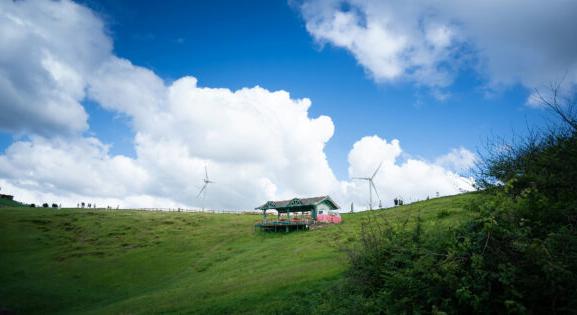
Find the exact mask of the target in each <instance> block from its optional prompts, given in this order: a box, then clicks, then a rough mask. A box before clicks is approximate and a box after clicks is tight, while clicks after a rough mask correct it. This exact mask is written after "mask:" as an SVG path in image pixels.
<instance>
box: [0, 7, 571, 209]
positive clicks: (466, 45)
mask: <svg viewBox="0 0 577 315" xmlns="http://www.w3.org/2000/svg"><path fill="white" fill-rule="evenodd" d="M576 27H577V3H576V2H574V1H568V0H554V1H550V2H548V3H547V5H546V6H545V5H543V4H542V2H541V1H536V0H534V1H533V0H531V1H520V0H512V1H507V2H506V3H503V2H502V1H468V2H462V1H456V0H447V1H411V2H406V1H387V2H383V1H373V0H364V1H357V0H346V1H325V0H305V1H293V0H291V1H288V2H287V1H242V2H239V1H206V2H201V1H175V0H173V1H165V2H146V4H143V2H141V1H128V0H125V1H112V0H100V1H96V0H84V1H77V2H73V1H40V0H38V1H34V0H32V1H31V0H23V1H2V2H0V73H1V75H0V110H1V113H2V114H1V116H0V188H1V189H2V192H3V193H10V194H14V195H16V199H17V200H21V201H24V202H35V203H41V202H49V203H52V202H56V203H62V204H64V205H71V206H75V205H76V204H77V203H79V202H82V201H85V202H93V203H97V204H98V205H102V206H104V205H112V206H115V205H120V206H122V207H164V208H166V207H186V208H192V207H208V208H215V209H237V210H240V209H252V208H254V207H256V206H258V205H260V204H262V203H263V202H265V201H267V200H275V199H290V198H293V197H310V196H315V195H331V197H333V199H335V200H336V201H337V203H339V204H340V205H341V208H343V209H349V207H350V203H351V202H354V203H355V205H356V207H357V208H358V209H363V208H367V207H368V206H369V205H368V186H367V183H366V182H364V181H359V180H355V179H353V178H354V177H366V176H370V175H372V174H373V172H374V171H375V169H377V167H378V166H379V165H380V164H382V167H381V168H380V169H379V172H378V173H377V174H376V176H375V179H374V180H375V186H376V188H377V191H378V194H379V197H380V199H381V200H382V204H383V206H388V205H391V204H392V200H393V199H394V198H396V197H401V198H404V199H405V200H406V201H409V202H410V201H415V200H420V199H424V198H426V197H427V196H431V197H432V196H436V195H437V194H439V195H451V194H456V193H459V192H462V191H466V190H472V189H473V187H472V180H471V177H470V176H471V171H470V170H471V167H473V166H474V163H475V161H476V160H477V159H478V153H479V152H482V151H483V148H484V146H483V145H484V144H485V143H486V141H487V140H488V139H489V140H490V139H492V138H495V137H504V138H511V137H513V136H515V135H523V134H525V133H527V131H528V129H529V127H540V126H544V125H545V124H546V123H547V121H548V119H547V117H548V116H547V112H546V110H544V109H543V107H542V106H540V104H539V102H536V101H535V97H534V96H535V92H536V91H541V92H542V93H544V94H545V95H546V93H547V91H548V89H547V87H548V86H549V85H551V84H554V83H559V84H560V85H561V92H562V94H564V95H571V94H572V93H574V91H575V83H577V41H575V40H574V34H573V30H575V29H576ZM205 167H206V168H207V169H208V173H209V177H210V179H211V180H213V181H215V182H216V183H214V184H210V185H209V187H208V188H207V190H206V194H205V195H201V196H198V192H199V190H200V189H201V188H202V185H203V181H202V179H203V177H204V173H205V171H204V169H205ZM375 206H376V204H375Z"/></svg>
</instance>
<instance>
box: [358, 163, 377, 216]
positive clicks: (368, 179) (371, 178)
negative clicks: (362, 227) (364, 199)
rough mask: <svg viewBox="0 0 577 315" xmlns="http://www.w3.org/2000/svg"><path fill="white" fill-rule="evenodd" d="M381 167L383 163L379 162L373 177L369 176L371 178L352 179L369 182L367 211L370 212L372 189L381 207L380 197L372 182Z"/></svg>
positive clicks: (371, 207) (371, 208)
mask: <svg viewBox="0 0 577 315" xmlns="http://www.w3.org/2000/svg"><path fill="white" fill-rule="evenodd" d="M382 165H383V162H381V163H380V164H379V166H378V167H377V169H376V170H375V172H374V173H373V176H371V177H353V179H361V180H366V181H368V182H369V209H370V210H373V189H374V190H375V194H377V198H378V199H379V206H382V204H381V197H380V196H379V192H378V191H377V187H376V186H375V183H374V182H373V179H374V178H375V176H376V175H377V173H378V172H379V170H380V169H381V166H382Z"/></svg>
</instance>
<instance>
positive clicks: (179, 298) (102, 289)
mask: <svg viewBox="0 0 577 315" xmlns="http://www.w3.org/2000/svg"><path fill="white" fill-rule="evenodd" d="M476 198H479V195H477V194H465V195H459V196H453V197H445V198H438V199H433V200H429V201H424V202H419V203H414V204H411V205H406V206H402V207H397V208H393V209H385V210H378V211H372V212H364V213H358V214H345V215H343V219H344V223H343V224H341V225H338V226H336V225H331V226H325V227H323V228H320V229H315V230H311V231H307V232H295V233H288V234H285V233H282V234H274V233H260V232H255V231H254V229H253V225H254V223H255V222H256V221H257V220H258V219H259V217H258V216H256V215H228V214H201V213H182V212H181V213H178V212H166V213H162V212H145V211H128V210H113V211H110V210H106V211H105V210H101V211H98V210H80V209H42V208H0V283H1V286H0V312H1V310H4V311H7V312H15V313H80V312H82V313H95V314H119V313H124V314H142V313H254V312H257V313H283V312H285V311H287V312H295V311H297V312H298V311H299V310H306V309H309V308H310V306H311V304H314V303H315V300H314V299H313V298H310V296H312V295H313V293H315V292H317V291H318V290H326V289H329V288H330V287H331V286H332V285H334V283H335V282H336V281H338V280H339V279H341V278H342V275H343V272H344V271H345V270H346V268H347V261H346V257H345V255H344V253H343V251H342V250H341V248H342V247H344V246H350V245H352V244H354V242H355V240H356V239H357V234H358V231H359V227H360V224H361V222H362V221H363V219H366V218H368V217H370V216H375V215H383V216H385V217H386V218H388V219H390V221H391V222H398V223H401V222H405V221H407V220H408V221H409V222H411V221H413V220H414V218H415V217H416V216H417V215H419V216H420V217H421V218H422V219H423V222H424V225H425V227H426V228H434V229H447V228H449V227H451V226H455V225H458V224H460V223H462V222H464V221H466V220H467V218H470V217H471V216H472V215H473V214H471V213H468V212H467V211H466V210H465V207H466V205H467V204H468V203H470V202H471V201H472V200H475V199H476ZM409 224H410V223H409ZM307 297H309V298H307Z"/></svg>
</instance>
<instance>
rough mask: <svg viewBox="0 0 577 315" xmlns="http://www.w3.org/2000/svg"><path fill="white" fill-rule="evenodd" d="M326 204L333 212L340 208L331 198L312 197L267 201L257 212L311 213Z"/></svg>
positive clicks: (257, 208)
mask: <svg viewBox="0 0 577 315" xmlns="http://www.w3.org/2000/svg"><path fill="white" fill-rule="evenodd" d="M323 202H326V203H327V204H328V205H329V206H331V208H332V209H333V210H335V209H338V208H339V206H338V205H337V203H336V202H334V201H333V200H332V199H331V197H329V196H320V197H311V198H293V199H289V200H280V201H272V200H271V201H267V202H266V203H265V204H263V205H261V206H259V207H256V208H255V209H256V210H267V209H276V210H278V211H280V212H287V211H309V210H312V209H314V207H316V206H317V205H319V204H321V203H323Z"/></svg>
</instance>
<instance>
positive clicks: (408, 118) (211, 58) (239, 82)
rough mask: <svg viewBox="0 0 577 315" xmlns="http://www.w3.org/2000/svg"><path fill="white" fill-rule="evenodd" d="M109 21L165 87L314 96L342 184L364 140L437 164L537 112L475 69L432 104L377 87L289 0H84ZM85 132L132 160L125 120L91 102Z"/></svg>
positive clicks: (124, 48)
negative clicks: (310, 27) (182, 82)
mask: <svg viewBox="0 0 577 315" xmlns="http://www.w3.org/2000/svg"><path fill="white" fill-rule="evenodd" d="M85 3H86V4H87V5H88V6H89V7H91V8H92V9H94V10H95V11H96V12H98V14H100V15H101V16H102V17H103V18H104V20H105V21H106V23H107V28H108V31H109V32H110V35H111V37H112V38H113V39H114V50H115V52H116V54H117V55H119V56H121V57H124V58H127V59H129V60H131V61H132V62H133V63H135V64H137V65H141V66H145V67H147V68H150V69H153V70H154V71H155V72H156V73H157V74H158V75H160V76H161V77H162V78H164V79H165V80H167V81H171V80H174V79H176V78H179V77H182V76H185V75H194V76H195V77H197V78H198V79H199V84H200V85H202V86H208V87H227V88H230V89H233V90H234V89H239V88H242V87H252V86H255V85H259V86H262V87H265V88H267V89H269V90H286V91H288V92H290V93H291V95H292V96H293V97H295V98H303V97H307V98H310V99H311V100H312V103H313V105H312V107H311V110H310V114H311V115H312V116H317V115H321V114H323V115H328V116H330V117H331V118H332V119H333V121H334V123H335V125H336V132H335V135H334V137H333V138H332V139H331V140H330V141H329V142H328V144H327V148H326V152H327V155H328V159H329V162H330V164H331V166H332V167H333V170H334V171H335V173H336V174H337V176H338V177H339V178H343V179H344V178H346V177H347V176H348V175H347V160H346V159H347V154H348V151H349V150H350V148H351V147H352V145H353V143H354V142H356V141H357V140H358V139H359V138H361V137H362V136H364V135H373V134H376V135H379V136H381V137H383V138H386V139H393V138H398V139H400V140H401V141H402V144H403V147H404V149H405V150H406V151H408V152H410V153H411V154H413V155H417V156H420V157H423V158H425V159H431V160H432V159H434V158H436V157H437V156H440V155H442V154H444V153H445V152H447V151H448V150H449V149H451V148H454V147H459V146H464V147H466V148H468V149H470V150H474V151H475V150H477V149H482V145H483V143H484V142H485V141H486V140H487V138H490V137H491V136H492V135H499V136H505V137H508V136H511V135H512V134H513V132H516V133H518V134H524V133H525V132H526V129H527V125H529V126H534V125H536V124H540V123H541V121H542V116H543V115H544V113H543V111H542V110H539V109H534V108H530V107H527V106H526V99H527V96H528V95H529V91H528V90H527V89H525V88H523V87H521V86H518V85H513V86H509V87H506V88H504V89H502V90H500V91H498V92H495V93H494V94H493V95H486V93H485V91H484V90H483V86H484V84H486V82H485V81H484V80H483V78H481V77H480V75H478V74H477V73H475V72H474V71H472V70H471V69H464V70H463V71H460V72H459V73H458V76H457V80H456V82H455V83H454V84H453V85H452V86H451V87H450V89H449V92H450V93H451V97H450V98H449V99H447V100H437V99H436V98H435V97H433V96H431V95H430V92H429V91H428V90H427V89H426V88H425V87H419V86H418V85H416V84H414V83H410V82H404V83H403V82H400V83H390V84H389V83H377V82H374V81H373V80H371V78H370V77H369V76H368V75H367V73H366V71H365V70H364V69H363V68H362V67H361V66H360V65H359V64H358V63H357V62H356V61H355V59H354V57H353V56H352V55H351V54H350V53H348V52H347V51H346V50H343V49H339V48H335V47H332V46H330V45H320V44H318V43H315V41H314V39H313V38H311V36H310V34H309V33H308V32H307V30H306V28H305V22H304V21H303V19H302V18H301V14H300V12H299V11H298V9H297V8H295V7H294V6H291V5H290V4H289V3H287V2H286V1H250V2H242V3H240V2H235V1H232V2H231V1H209V2H198V1H174V2H171V3H170V4H169V5H167V4H166V3H160V2H150V3H147V4H146V5H142V2H141V1H86V2H85ZM88 109H89V113H90V119H91V128H90V131H91V132H94V134H95V135H97V136H98V137H100V138H101V139H103V140H105V141H106V142H107V143H111V144H113V147H112V152H117V153H122V154H130V155H133V154H134V150H133V147H132V146H131V145H130V139H131V137H123V134H125V133H130V132H131V131H130V128H129V127H128V126H127V125H128V124H127V120H126V119H122V117H119V116H118V115H115V114H114V113H111V112H106V111H104V110H102V109H101V108H99V107H98V106H90V105H88Z"/></svg>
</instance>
